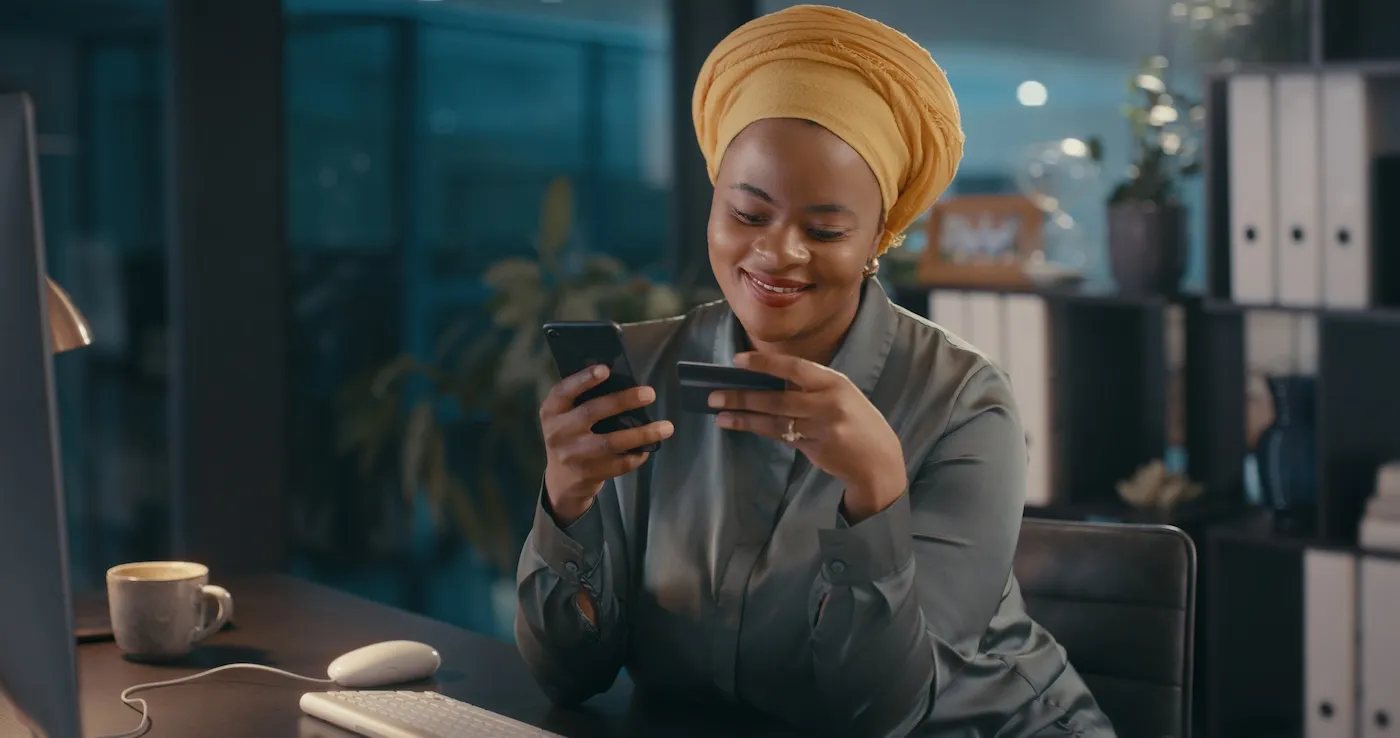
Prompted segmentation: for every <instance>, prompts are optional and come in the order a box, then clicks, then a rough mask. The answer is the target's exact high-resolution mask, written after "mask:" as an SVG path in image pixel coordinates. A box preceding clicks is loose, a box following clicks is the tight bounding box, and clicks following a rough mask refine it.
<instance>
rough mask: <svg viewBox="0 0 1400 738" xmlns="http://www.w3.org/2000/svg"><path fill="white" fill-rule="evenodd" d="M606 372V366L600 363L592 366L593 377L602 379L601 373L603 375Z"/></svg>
mask: <svg viewBox="0 0 1400 738" xmlns="http://www.w3.org/2000/svg"><path fill="white" fill-rule="evenodd" d="M607 373H608V368H607V367H605V366H603V365H602V364H599V365H598V366H595V367H593V376H594V377H597V378H598V379H602V378H603V375H604V374H607Z"/></svg>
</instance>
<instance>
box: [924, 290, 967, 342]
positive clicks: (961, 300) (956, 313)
mask: <svg viewBox="0 0 1400 738" xmlns="http://www.w3.org/2000/svg"><path fill="white" fill-rule="evenodd" d="M928 317H929V320H932V321H933V322H935V323H937V324H939V325H940V326H943V328H945V329H946V330H947V331H948V332H949V333H952V334H953V335H955V336H957V337H958V338H961V339H963V340H964V341H966V340H967V295H966V294H965V293H963V292H959V291H957V290H943V289H935V290H930V291H929V295H928Z"/></svg>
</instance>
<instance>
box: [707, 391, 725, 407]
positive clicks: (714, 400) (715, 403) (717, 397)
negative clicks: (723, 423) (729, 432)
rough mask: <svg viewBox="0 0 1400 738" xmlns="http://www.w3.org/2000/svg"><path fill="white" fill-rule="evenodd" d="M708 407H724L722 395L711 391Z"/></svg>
mask: <svg viewBox="0 0 1400 738" xmlns="http://www.w3.org/2000/svg"><path fill="white" fill-rule="evenodd" d="M710 407H724V395H721V394H720V393H718V392H711V393H710Z"/></svg>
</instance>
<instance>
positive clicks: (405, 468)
mask: <svg viewBox="0 0 1400 738" xmlns="http://www.w3.org/2000/svg"><path fill="white" fill-rule="evenodd" d="M434 426H435V418H434V417H433V406H432V403H431V402H429V401H428V400H423V401H422V402H419V403H418V404H417V405H414V406H413V409H412V410H410V411H409V413H408V422H407V424H406V425H405V426H404V433H403V446H402V448H401V451H400V454H399V464H400V466H399V474H400V477H399V484H400V490H401V491H402V493H403V497H404V501H406V502H408V503H410V504H411V503H412V502H413V496H414V493H416V492H417V491H418V486H419V484H420V483H421V482H422V480H423V478H424V477H425V476H426V474H425V472H426V464H425V461H427V459H428V455H429V454H430V453H431V443H432V435H433V431H434V429H435V428H434Z"/></svg>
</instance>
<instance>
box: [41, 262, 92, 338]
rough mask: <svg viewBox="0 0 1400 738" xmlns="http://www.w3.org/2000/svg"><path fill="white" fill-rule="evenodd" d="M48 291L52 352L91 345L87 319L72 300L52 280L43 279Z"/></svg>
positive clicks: (90, 329) (90, 331) (90, 332)
mask: <svg viewBox="0 0 1400 738" xmlns="http://www.w3.org/2000/svg"><path fill="white" fill-rule="evenodd" d="M44 281H45V282H46V283H48V286H49V289H48V293H49V332H50V334H51V335H52V337H53V352H54V353H55V354H61V353H63V352H64V351H72V350H73V349H75V348H82V347H84V346H87V345H89V344H91V343H92V328H91V327H90V326H89V325H88V322H87V318H84V317H83V314H82V313H80V312H78V308H77V307H75V306H74V305H73V300H72V299H70V298H69V297H68V293H67V292H64V291H63V288H62V287H59V286H58V285H57V284H54V281H53V279H51V278H48V277H45V278H44Z"/></svg>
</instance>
